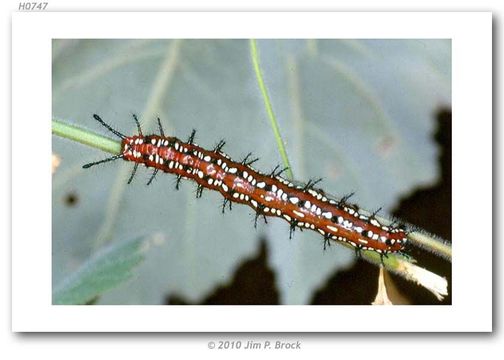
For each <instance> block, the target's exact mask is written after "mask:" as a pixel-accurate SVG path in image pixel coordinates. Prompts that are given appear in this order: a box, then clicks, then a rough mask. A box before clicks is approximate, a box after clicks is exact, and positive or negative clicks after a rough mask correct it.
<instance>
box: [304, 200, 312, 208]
mask: <svg viewBox="0 0 504 360" xmlns="http://www.w3.org/2000/svg"><path fill="white" fill-rule="evenodd" d="M310 206H311V202H309V201H307V202H305V204H304V207H305V208H307V209H309V208H310Z"/></svg>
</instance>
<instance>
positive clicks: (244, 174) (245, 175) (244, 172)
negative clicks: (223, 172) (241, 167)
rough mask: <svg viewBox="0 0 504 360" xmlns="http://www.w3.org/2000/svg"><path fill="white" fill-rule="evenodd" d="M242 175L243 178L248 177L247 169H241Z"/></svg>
mask: <svg viewBox="0 0 504 360" xmlns="http://www.w3.org/2000/svg"><path fill="white" fill-rule="evenodd" d="M229 170H231V169H229ZM243 177H244V178H245V179H246V178H247V177H248V172H247V170H245V171H243Z"/></svg>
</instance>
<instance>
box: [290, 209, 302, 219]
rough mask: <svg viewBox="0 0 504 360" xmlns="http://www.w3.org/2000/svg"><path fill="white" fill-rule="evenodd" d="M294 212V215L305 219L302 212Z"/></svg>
mask: <svg viewBox="0 0 504 360" xmlns="http://www.w3.org/2000/svg"><path fill="white" fill-rule="evenodd" d="M292 212H293V213H294V214H296V215H297V216H299V217H300V218H304V214H303V213H302V212H299V211H297V210H292Z"/></svg>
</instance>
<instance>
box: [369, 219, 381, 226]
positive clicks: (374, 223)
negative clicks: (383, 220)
mask: <svg viewBox="0 0 504 360" xmlns="http://www.w3.org/2000/svg"><path fill="white" fill-rule="evenodd" d="M369 222H370V223H371V225H374V226H378V227H379V226H381V224H380V223H379V222H378V220H376V219H371V220H369Z"/></svg>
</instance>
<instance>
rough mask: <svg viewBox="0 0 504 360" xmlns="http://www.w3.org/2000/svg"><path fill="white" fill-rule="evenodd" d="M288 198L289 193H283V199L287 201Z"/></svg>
mask: <svg viewBox="0 0 504 360" xmlns="http://www.w3.org/2000/svg"><path fill="white" fill-rule="evenodd" d="M287 198H288V197H287V194H286V193H283V194H282V200H283V201H287Z"/></svg>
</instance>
